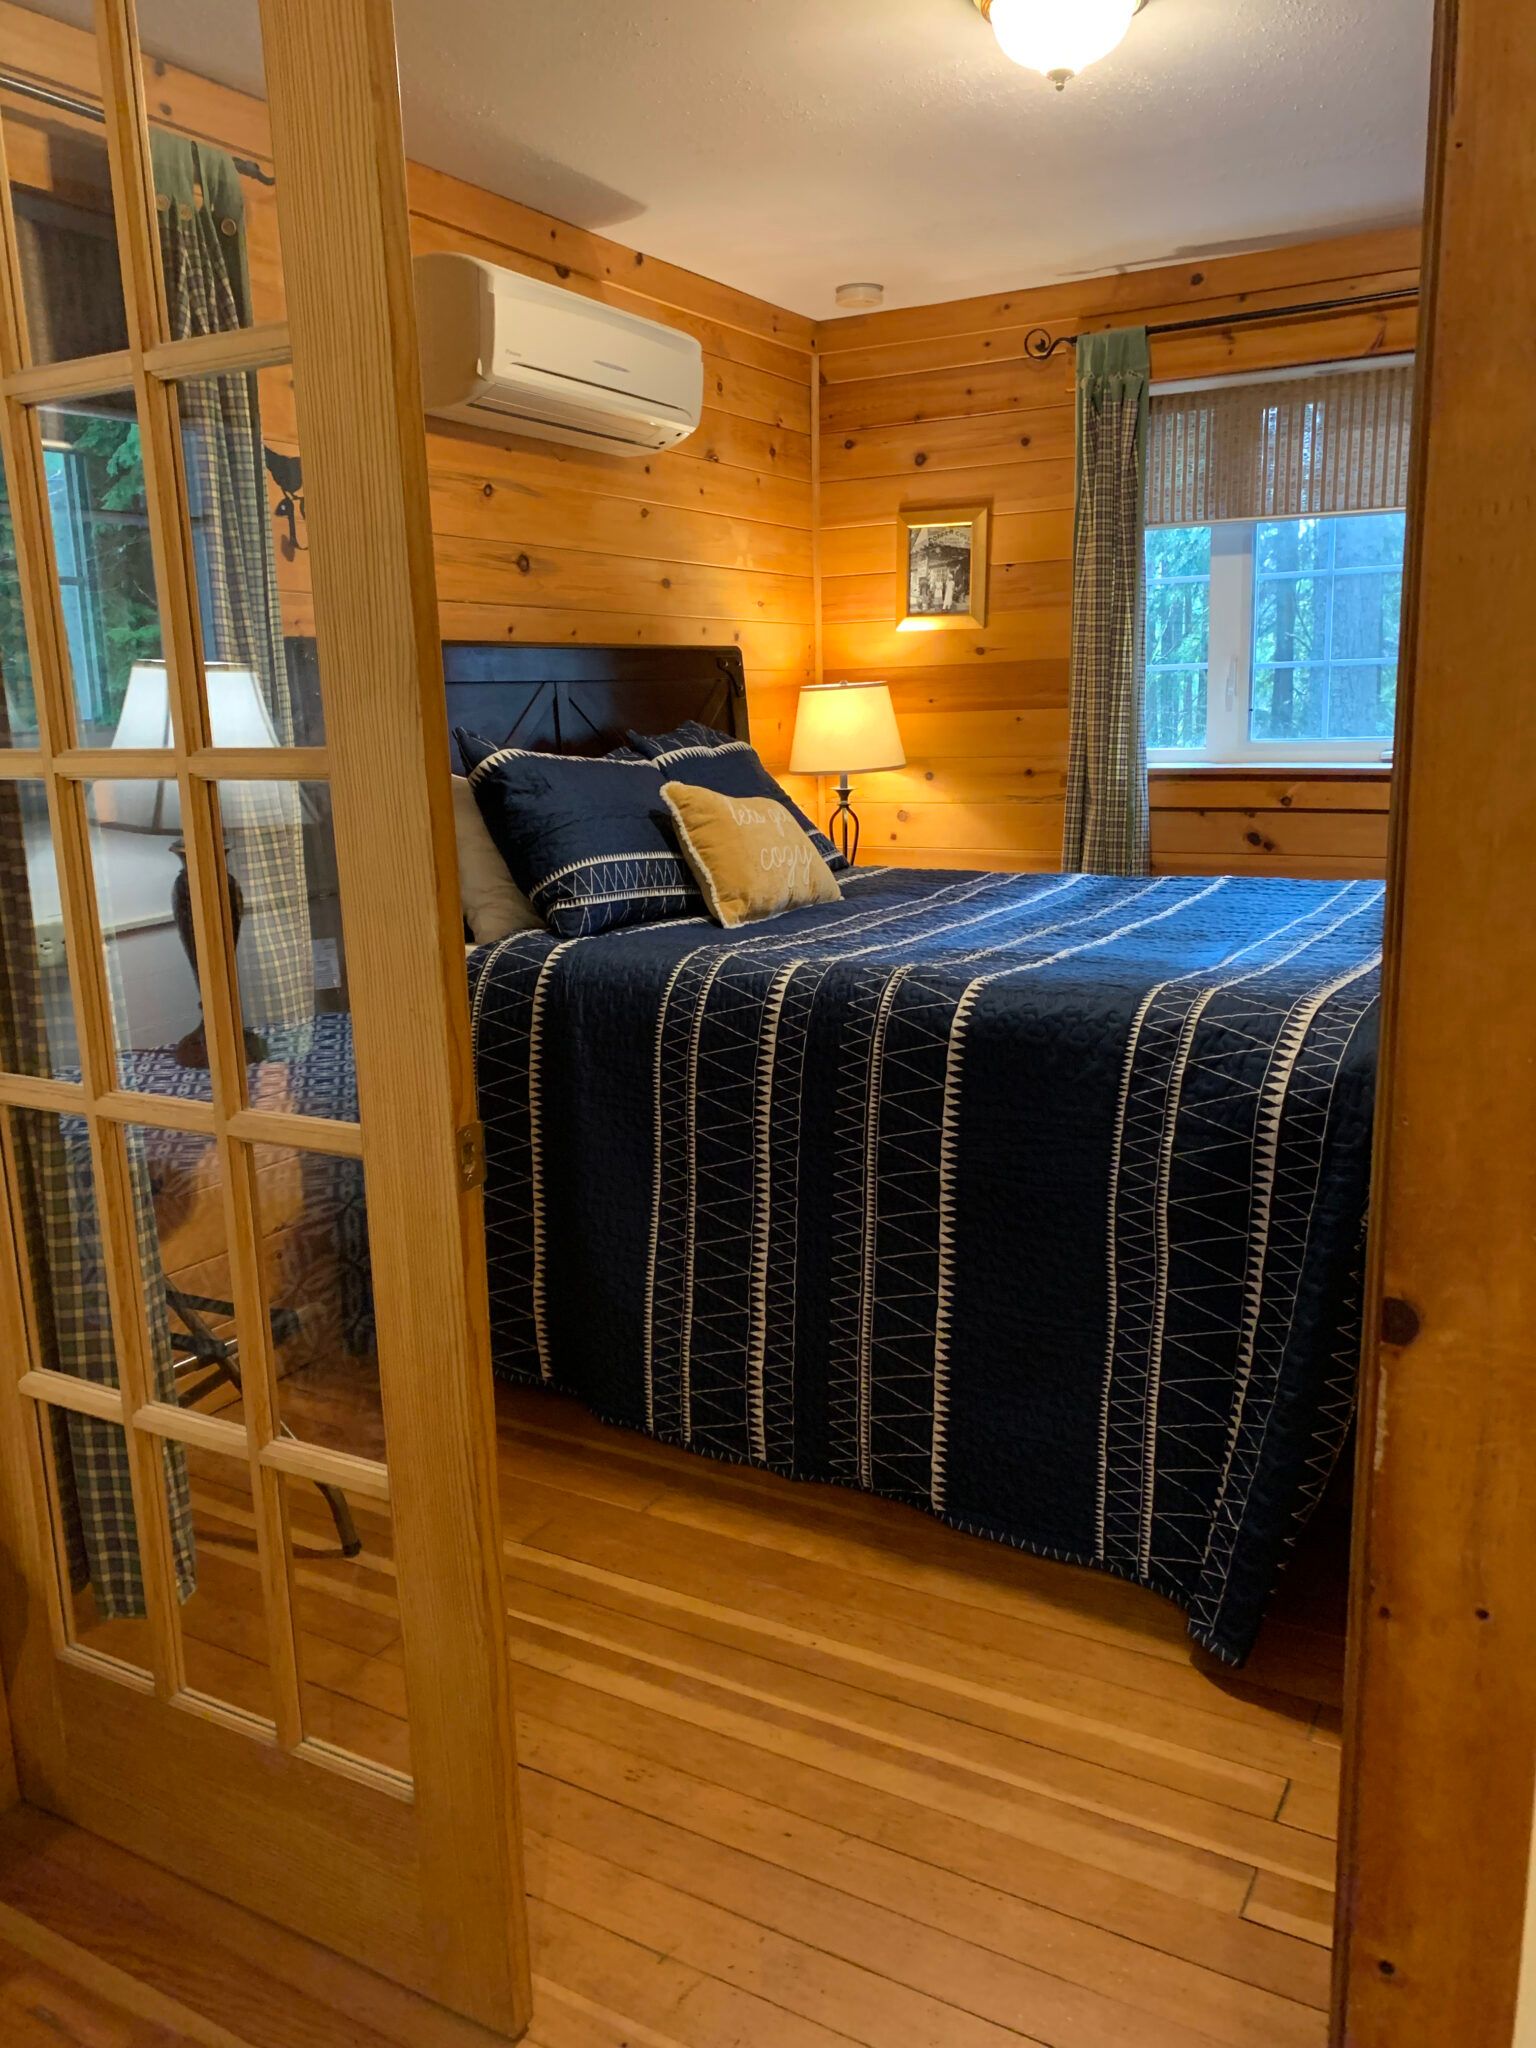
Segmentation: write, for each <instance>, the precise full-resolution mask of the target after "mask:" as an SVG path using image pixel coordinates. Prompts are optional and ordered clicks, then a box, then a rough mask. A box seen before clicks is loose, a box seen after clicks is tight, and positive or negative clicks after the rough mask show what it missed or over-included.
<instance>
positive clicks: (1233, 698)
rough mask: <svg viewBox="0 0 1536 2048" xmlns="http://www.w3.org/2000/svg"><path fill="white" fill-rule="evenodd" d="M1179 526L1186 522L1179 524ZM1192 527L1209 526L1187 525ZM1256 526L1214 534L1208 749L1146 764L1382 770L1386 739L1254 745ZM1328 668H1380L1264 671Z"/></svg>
mask: <svg viewBox="0 0 1536 2048" xmlns="http://www.w3.org/2000/svg"><path fill="white" fill-rule="evenodd" d="M1181 523H1183V522H1181ZM1188 523H1189V524H1191V525H1203V524H1205V523H1206V522H1204V521H1201V520H1192V521H1190V522H1188ZM1258 525H1259V522H1258V521H1257V520H1227V521H1223V522H1219V523H1215V524H1213V525H1212V527H1211V576H1210V601H1209V616H1210V639H1209V643H1208V646H1207V650H1206V686H1205V703H1206V721H1205V744H1204V746H1203V747H1148V749H1147V764H1148V766H1149V767H1152V768H1177V767H1186V768H1193V767H1257V766H1263V765H1272V766H1274V767H1275V768H1277V769H1278V768H1284V767H1289V766H1291V765H1292V764H1303V763H1310V762H1329V761H1331V762H1334V763H1336V764H1339V765H1341V766H1354V767H1379V766H1380V765H1382V764H1383V763H1384V762H1387V761H1390V760H1391V758H1392V739H1391V736H1390V735H1389V734H1388V735H1380V736H1366V737H1363V738H1355V739H1336V740H1319V739H1312V740H1300V739H1275V740H1261V739H1255V738H1254V737H1253V734H1252V730H1251V720H1252V702H1253V622H1254V595H1255V590H1256V587H1257V584H1256V578H1255V574H1254V564H1255V553H1256V547H1257V537H1258V536H1257V528H1258ZM1354 573H1356V572H1355V571H1353V570H1351V569H1343V570H1338V571H1335V570H1332V569H1329V570H1325V571H1317V570H1310V571H1297V572H1296V574H1297V577H1298V578H1299V577H1300V576H1302V575H1311V576H1314V577H1316V576H1324V577H1326V578H1327V579H1328V580H1330V581H1333V580H1335V579H1336V578H1337V577H1341V576H1349V575H1352V574H1354ZM1359 573H1361V574H1379V573H1381V572H1380V571H1379V570H1375V569H1372V570H1361V571H1360V572H1359ZM1287 574H1288V572H1286V571H1276V572H1274V573H1273V574H1271V572H1269V571H1266V572H1265V580H1266V582H1268V581H1279V580H1281V579H1282V578H1283V577H1285V576H1287ZM1200 580H1201V579H1200V578H1198V577H1188V576H1181V577H1170V578H1168V579H1167V581H1168V583H1169V584H1173V583H1191V582H1198V581H1200ZM1329 665H1331V666H1333V667H1350V666H1354V667H1360V668H1379V667H1384V666H1385V662H1384V661H1371V660H1369V659H1368V658H1367V657H1365V656H1361V657H1360V658H1359V659H1358V661H1356V660H1353V659H1352V658H1346V659H1344V660H1342V661H1339V662H1331V658H1330V656H1329V655H1328V654H1327V653H1325V654H1323V655H1322V656H1319V657H1318V658H1317V659H1315V660H1313V661H1299V662H1293V663H1289V664H1285V663H1274V662H1271V663H1266V664H1265V666H1266V667H1270V668H1275V667H1282V666H1290V667H1295V668H1317V667H1324V666H1329ZM1196 666H1198V664H1196V663H1191V662H1163V663H1160V664H1154V666H1153V669H1152V670H1151V671H1149V679H1150V675H1151V674H1155V672H1156V669H1157V668H1158V667H1161V668H1165V669H1167V670H1169V671H1170V672H1171V671H1183V670H1187V669H1190V668H1192V667H1196Z"/></svg>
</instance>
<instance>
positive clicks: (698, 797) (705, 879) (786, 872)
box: [661, 782, 842, 927]
mask: <svg viewBox="0 0 1536 2048" xmlns="http://www.w3.org/2000/svg"><path fill="white" fill-rule="evenodd" d="M661 794H662V798H663V800H664V801H665V803H666V806H667V809H668V810H669V811H670V812H671V813H672V818H673V821H674V823H675V824H676V827H677V837H678V841H679V843H680V844H681V846H682V849H683V855H684V858H685V859H686V860H687V862H688V865H689V867H690V869H691V870H692V872H693V878H694V880H695V881H696V882H697V883H698V885H699V888H700V890H701V891H702V893H703V897H704V901H705V903H706V904H707V905H708V907H709V913H710V915H711V917H713V918H714V920H715V922H716V923H717V924H722V925H725V926H727V927H730V926H733V925H739V924H751V923H752V922H754V921H755V920H756V919H758V918H762V917H778V916H780V915H782V913H783V912H785V911H786V910H802V909H804V908H806V907H807V906H808V905H810V904H813V903H837V902H840V901H841V900H842V891H841V890H840V889H839V888H838V885H837V879H836V877H835V876H834V875H833V873H832V870H831V869H830V868H829V867H828V866H827V864H826V862H825V861H824V860H823V859H822V857H821V855H820V854H819V853H818V852H817V850H816V848H815V847H814V846H813V845H812V844H811V841H810V839H809V838H808V837H807V835H806V834H805V832H804V831H802V830H801V828H800V826H799V825H797V824H796V823H795V820H794V819H793V818H792V817H791V816H790V814H789V812H788V810H787V809H786V808H785V806H784V805H783V804H781V803H775V802H774V801H773V799H772V798H771V797H757V796H750V797H742V796H726V795H724V794H722V793H721V792H720V791H719V790H714V789H700V788H698V787H696V786H695V785H692V784H690V783H686V782H668V783H664V784H663V785H662V791H661Z"/></svg>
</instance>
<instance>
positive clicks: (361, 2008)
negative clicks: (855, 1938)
mask: <svg viewBox="0 0 1536 2048" xmlns="http://www.w3.org/2000/svg"><path fill="white" fill-rule="evenodd" d="M0 1911H4V1912H6V1913H7V1914H15V1915H18V1916H21V1917H24V1918H25V1919H26V1920H28V1921H30V1922H32V1923H34V1924H35V1926H36V1927H37V1928H38V1929H40V1930H41V1936H40V1937H39V1938H41V1939H43V1940H46V1941H50V1942H52V1943H53V1944H54V1946H53V1949H52V1952H51V1961H52V1964H53V1967H54V1968H55V1969H56V1970H59V1971H61V1973H62V1972H63V1970H64V1964H63V1960H62V1958H63V1956H64V1954H65V1952H66V1950H67V1949H68V1948H69V1947H73V1948H76V1949H78V1950H79V1951H80V1952H81V1957H80V1960H79V1963H78V1965H77V1966H76V1967H73V1968H71V1970H70V1971H69V1973H68V1974H69V1975H70V1977H71V1981H76V1980H77V1979H78V1980H80V1981H85V1982H87V1983H88V1984H91V1985H94V1986H95V1987H96V1988H97V1989H98V1991H99V1992H100V1994H101V1995H102V1996H103V1997H107V1996H108V1995H109V1994H108V1987H109V1985H110V1986H115V1987H116V1990H115V1993H113V1994H112V1995H114V1996H116V1995H117V1994H121V1999H124V2000H128V2004H127V2006H126V2007H125V2009H126V2010H129V2011H137V2012H140V2013H143V2012H145V2011H150V2010H153V2009H154V2008H152V2007H151V2006H150V2005H149V2004H148V2002H147V2001H151V2000H152V2001H156V2002H157V2004H158V2009H159V2010H160V2011H162V2012H169V2011H171V2010H172V2009H176V2010H179V2011H184V2013H185V2014H186V2015H189V2016H190V2017H184V2018H182V2019H181V2020H180V2021H179V2024H181V2025H182V2026H183V2028H184V2029H185V2030H187V2034H188V2038H189V2039H191V2040H193V2041H196V2042H198V2043H199V2048H215V2044H218V2048H222V2042H221V2033H228V2034H230V2035H232V2036H233V2037H234V2038H235V2039H236V2040H238V2042H239V2043H240V2048H491V2036H490V2035H488V2034H487V2033H486V2031H485V2030H484V2029H483V2028H482V2027H479V2026H476V2025H475V2024H474V2023H473V2022H472V2021H469V2020H463V2019H460V2018H458V2017H457V2015H455V2014H453V2013H449V2012H446V2011H445V2010H444V2009H443V2008H442V2007H441V2006H438V2005H434V2004H432V2003H431V2002H430V2001H429V2000H427V1999H424V1998H421V1997H418V1996H417V1995H416V1994H415V1993H413V1992H409V1991H404V1990H402V1989H401V1988H400V1987H399V1986H398V1985H395V1984H391V1983H390V1982H388V1980H387V1979H385V1978H383V1977H378V1976H375V1975H374V1973H373V1972H372V1971H370V1970H365V1969H362V1968H361V1967H359V1966H358V1965H357V1964H355V1963H350V1962H348V1961H346V1960H345V1959H344V1958H343V1957H341V1956H337V1955H334V1954H332V1953H331V1952H330V1951H329V1950H327V1949H323V1948H320V1947H318V1946H317V1945H316V1944H315V1943H313V1942H310V1941H306V1940H305V1939H304V1938H303V1937H302V1936H300V1935H297V1934H293V1933H290V1932H289V1931H288V1930H287V1929H285V1928H282V1927H279V1926H277V1925H276V1924H275V1923H274V1922H272V1921H270V1920H263V1919H261V1918H260V1917H259V1916H257V1915H256V1914H254V1913H249V1912H247V1911H246V1910H245V1909H244V1908H243V1907H240V1906H235V1905H231V1904H230V1903H229V1902H228V1901H227V1900H224V1899H220V1898H217V1897H215V1896H214V1895H213V1894H212V1893H209V1892H206V1891H204V1890H202V1889H201V1888H200V1887H199V1886H197V1885H193V1884H188V1883H186V1882H185V1881H184V1880H183V1879H181V1878H178V1877H174V1876H172V1875H171V1874H170V1873H169V1872H167V1871H164V1870H160V1869H157V1868H156V1867H155V1866H154V1865H153V1864H151V1863H147V1862H145V1861H144V1860H143V1859H142V1858H140V1857H137V1856H132V1855H130V1854H129V1853H128V1852H127V1851H126V1850H124V1849H119V1848H118V1847H116V1846H115V1844H113V1843H110V1842H106V1841H103V1840H102V1839H101V1838H100V1837H98V1836H95V1835H88V1834H86V1833H85V1832H84V1831H83V1830H81V1829H79V1828H74V1827H70V1826H68V1825H67V1824H66V1823H64V1822H62V1821H57V1820H54V1819H51V1818H49V1817H48V1816H47V1815H44V1814H41V1813H39V1812H38V1811H37V1810H36V1809H35V1808H32V1807H26V1806H23V1807H16V1808H13V1809H12V1811H11V1812H10V1813H8V1814H6V1815H5V1816H4V1817H3V1818H0ZM120 1979H126V1980H131V1982H132V1983H133V1984H134V1985H137V1986H138V1987H139V1989H140V1991H142V1992H143V1993H144V1994H145V2001H146V2002H145V2003H141V2004H140V2005H138V2006H134V2004H133V2003H132V1994H130V1993H129V1992H128V1991H127V1987H126V1985H125V1984H123V1983H121V1982H120V1981H119V1980H120ZM199 2026H202V2027H204V2028H205V2033H199V2032H198V2031H197V2028H198V2027H199ZM0 2038H6V2037H4V2036H0ZM57 2038H58V2037H57V2036H55V2037H54V2043H55V2044H56V2041H57ZM64 2038H65V2039H66V2040H67V2039H68V2036H67V2035H66V2036H64ZM84 2038H85V2040H86V2041H88V2042H92V2037H91V2036H86V2037H84ZM110 2038H111V2037H110V2036H108V2039H110ZM151 2038H153V2039H154V2040H155V2041H156V2043H157V2048H158V2044H159V2042H160V2041H161V2040H162V2039H163V2038H165V2037H162V2036H158V2035H157V2036H153V2037H151ZM169 2038H170V2039H174V2038H175V2037H174V2035H172V2036H170V2037H169ZM92 2048H94V2042H92Z"/></svg>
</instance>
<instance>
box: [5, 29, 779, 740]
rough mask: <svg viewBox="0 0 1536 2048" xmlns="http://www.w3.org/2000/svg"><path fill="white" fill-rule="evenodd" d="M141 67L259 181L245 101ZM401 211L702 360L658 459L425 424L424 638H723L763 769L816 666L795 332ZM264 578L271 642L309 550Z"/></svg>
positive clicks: (37, 60)
mask: <svg viewBox="0 0 1536 2048" xmlns="http://www.w3.org/2000/svg"><path fill="white" fill-rule="evenodd" d="M0 47H3V49H4V51H5V55H6V61H7V63H8V64H9V65H13V66H14V67H15V68H17V69H18V70H21V71H23V72H25V73H29V74H31V75H33V76H35V77H39V78H42V79H45V80H49V81H54V82H58V83H60V84H63V85H65V86H66V87H67V88H69V89H71V90H73V91H77V92H87V93H90V92H93V91H94V90H95V81H94V77H93V74H92V68H91V53H90V49H89V44H88V41H87V39H86V38H85V37H84V36H83V35H82V34H81V33H80V32H78V31H77V30H74V29H71V28H68V27H65V26H63V25H62V24H59V23H55V22H52V21H48V20H45V19H43V18H41V17H39V16H37V15H35V14H31V13H28V12H26V11H24V10H23V9H21V8H19V7H16V6H13V5H11V4H9V0H0ZM213 54H214V53H213V52H212V51H210V56H212V55H213ZM151 72H152V76H151V80H150V106H151V118H152V120H153V122H154V123H155V124H156V125H157V126H164V127H165V128H167V129H170V130H173V131H178V132H182V133H186V134H190V135H194V136H200V137H205V138H209V139H214V140H217V141H219V142H220V143H221V144H222V145H223V146H224V147H226V148H228V149H231V150H234V151H237V152H239V153H241V154H243V155H250V156H253V157H255V158H256V160H257V161H258V162H259V163H261V164H263V166H264V167H266V168H268V169H270V141H269V136H268V131H267V120H266V109H265V107H264V106H263V105H262V104H261V102H260V101H258V100H255V99H252V98H250V97H248V96H247V95H245V94H242V93H236V92H231V91H228V90H226V89H225V88H223V87H221V86H218V85H215V84H213V83H211V82H210V81H209V80H207V79H205V78H201V77H198V76H196V75H194V74H192V73H190V72H186V71H178V70H176V69H175V68H173V67H170V66H166V65H160V64H155V65H152V66H151ZM0 104H4V105H5V107H6V134H7V142H8V144H10V143H11V142H12V138H13V137H14V138H15V148H14V149H13V155H14V156H15V157H16V159H17V162H16V168H17V169H18V170H20V169H21V168H22V166H23V162H24V161H25V163H26V166H27V168H28V169H29V170H31V171H32V172H33V174H34V175H37V174H38V172H37V165H38V162H39V157H38V153H37V152H38V145H39V139H40V138H41V137H42V136H43V135H44V133H45V131H44V130H43V128H42V127H41V125H40V123H39V120H38V115H37V111H36V110H35V109H33V110H29V109H28V108H27V106H26V104H25V102H21V101H9V102H6V101H5V100H4V96H3V95H0ZM29 139H30V140H31V142H32V151H31V153H30V155H29V154H28V150H27V145H28V140H29ZM42 175H46V172H44V173H43V174H42ZM243 189H244V192H245V198H246V205H247V209H248V233H249V244H250V250H251V261H252V269H253V286H254V292H255V298H256V311H257V314H258V317H260V318H263V319H275V318H280V317H281V315H282V311H283V303H282V271H281V261H280V257H279V253H278V248H277V235H276V209H275V206H274V204H273V199H272V194H271V192H270V191H269V190H267V189H266V188H265V187H263V186H262V185H260V184H259V183H257V182H254V181H252V180H250V179H246V180H245V181H244V186H243ZM410 198H411V212H412V223H411V225H412V240H413V245H414V246H415V248H416V249H417V250H418V251H425V250H429V249H460V250H465V251H467V252H469V253H471V254H474V255H479V256H484V257H486V258H487V259H488V260H490V261H492V262H494V263H497V264H501V265H504V266H505V267H506V268H508V269H511V270H517V271H521V272H523V273H525V274H526V275H528V276H532V277H538V278H542V279H546V280H549V281H552V282H557V283H559V284H561V285H564V286H565V287H566V288H567V289H569V290H572V291H576V292H580V293H582V294H583V295H584V296H586V297H588V298H593V299H600V300H602V301H604V302H606V303H607V304H610V305H614V306H619V307H622V308H624V309H625V310H627V311H631V312H635V313H638V314H641V315H643V316H645V317H647V318H651V319H657V320H663V321H666V322H667V323H668V324H670V325H672V326H674V327H680V328H683V329H685V330H686V331H687V332H689V333H691V334H694V335H696V336H697V337H698V339H699V341H700V343H701V344H702V346H703V349H704V365H705V412H704V419H703V424H702V426H701V427H700V430H699V432H698V433H697V434H696V435H695V436H694V437H693V438H692V439H691V440H689V441H688V442H686V443H685V444H684V445H683V447H682V448H681V449H680V450H678V451H677V452H676V453H673V454H669V455H665V456H660V457H646V458H643V459H639V460H635V459H630V458H625V457H619V456H606V455H597V454H588V453H586V452H585V451H582V450H579V449H572V448H562V447H559V446H558V445H556V444H555V443H553V442H529V441H515V440H503V439H501V438H499V437H496V438H492V437H489V436H485V435H481V434H478V433H476V432H474V431H473V430H471V429H460V428H458V427H455V426H451V425H448V424H447V423H443V424H442V425H441V426H438V425H435V424H433V423H430V422H429V430H428V436H427V442H428V458H429V463H430V469H431V482H432V518H433V528H434V533H435V538H436V562H437V576H438V590H439V596H440V599H441V607H442V619H443V631H444V633H445V634H446V635H448V636H449V637H452V638H454V639H485V640H495V639H500V638H502V637H504V636H505V637H514V636H515V637H516V638H517V639H519V640H533V641H543V640H573V641H578V642H589V643H590V642H603V641H619V642H641V643H645V644H673V643H678V642H683V641H687V642H690V643H693V644H707V645H714V644H729V643H735V644H736V645H739V646H740V647H741V649H742V652H743V656H744V659H745V662H746V669H747V675H748V677H749V681H750V689H751V700H750V714H751V722H752V730H753V734H754V737H755V738H756V739H757V740H758V743H759V745H760V746H761V749H762V751H763V754H764V757H765V759H767V760H768V761H769V762H770V763H773V764H780V763H782V762H783V761H785V760H786V759H787V757H788V751H789V740H790V735H791V732H792V729H793V721H794V706H795V701H796V693H797V692H798V690H799V688H800V685H801V684H802V683H804V682H806V681H809V680H810V678H811V675H812V673H813V659H814V619H813V611H814V586H813V579H812V532H811V528H812V496H811V433H810V428H811V405H812V388H811V370H812V339H813V335H812V323H811V322H810V321H809V320H807V319H805V318H803V317H802V316H800V315H798V314H794V313H787V312H782V311H780V310H779V309H778V308H776V307H773V306H770V305H767V304H765V303H764V302H763V301H761V300H759V299H754V298H752V297H750V296H749V295H748V294H746V293H744V292H738V291H734V290H732V289H730V288H729V287H728V286H725V285H719V284H714V283H712V282H711V281H710V280H709V279H707V278H703V277H699V276H696V275H694V274H693V273H692V272H690V271H686V270H681V269H678V268H677V267H676V266H674V265H671V264H667V263H661V262H658V261H656V260H655V259H653V258H651V257H647V256H645V255H642V254H641V253H640V252H639V251H637V250H634V249H630V248H627V247H624V246H623V245H621V244H619V243H616V242H612V241H608V240H606V239H605V238H604V237H602V236H601V235H596V234H591V233H588V232H585V231H584V230H582V229H580V228H574V227H570V226H568V225H567V224H565V223H564V222H561V221H557V220H554V219H552V218H550V217H549V216H547V215H545V214H541V213H536V212H534V211H533V210H532V209H531V208H528V207H525V206H519V205H517V204H515V203H514V202H513V201H511V200H506V199H501V198H498V197H496V196H495V195H494V194H492V193H489V192H486V191H483V190H481V189H479V188H478V187H475V186H473V185H468V184H465V183H464V182H462V181H461V180H459V179H456V178H451V177H448V176H446V175H445V174H443V173H442V172H439V171H434V170H430V169H427V168H425V167H424V166H421V165H412V166H411V170H410ZM291 394H292V386H291V380H290V379H289V378H288V376H287V373H286V372H274V373H270V374H269V375H267V376H266V377H264V379H263V391H262V403H263V427H264V430H265V434H266V438H267V440H268V441H269V442H270V443H272V444H274V445H278V446H289V445H292V443H293V437H294V432H295V429H294V422H293V417H292V395H291ZM275 495H276V494H275V492H274V497H275ZM279 575H280V580H281V581H282V584H283V587H284V603H285V615H286V621H287V624H288V627H289V630H302V629H303V627H304V625H305V623H306V620H307V617H308V588H307V558H306V557H305V556H304V555H302V554H300V555H299V556H297V557H296V558H295V559H294V560H293V561H291V562H290V561H281V560H280V562H279Z"/></svg>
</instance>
